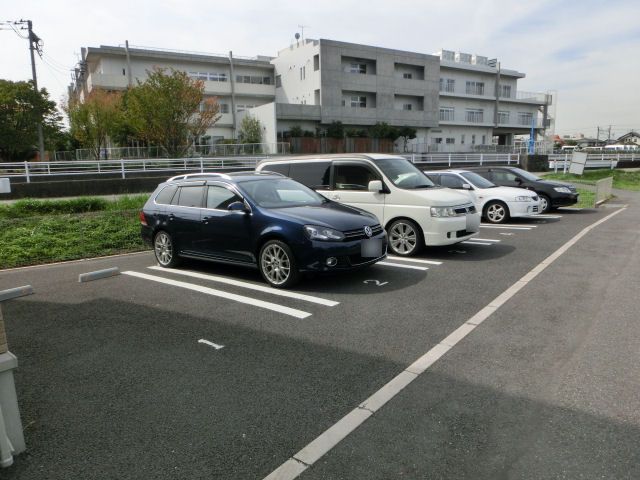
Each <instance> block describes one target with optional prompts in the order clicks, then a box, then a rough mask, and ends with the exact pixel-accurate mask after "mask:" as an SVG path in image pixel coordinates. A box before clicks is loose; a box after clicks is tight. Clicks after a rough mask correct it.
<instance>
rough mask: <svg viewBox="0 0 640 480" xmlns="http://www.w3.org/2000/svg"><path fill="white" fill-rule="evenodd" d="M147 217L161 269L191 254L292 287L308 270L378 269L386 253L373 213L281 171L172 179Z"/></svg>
mask: <svg viewBox="0 0 640 480" xmlns="http://www.w3.org/2000/svg"><path fill="white" fill-rule="evenodd" d="M140 220H141V223H142V237H143V239H144V240H145V241H146V242H147V243H149V244H150V245H151V246H152V247H153V249H154V252H155V255H156V259H157V260H158V263H159V264H160V265H161V266H163V267H173V266H176V265H177V264H178V263H179V262H180V259H181V258H182V257H187V258H195V259H202V260H210V261H216V262H224V263H231V264H237V265H246V266H252V267H258V268H259V270H260V273H261V274H262V276H263V278H264V279H265V280H266V281H267V282H268V283H269V284H270V285H272V286H274V287H289V286H291V285H293V284H294V283H295V282H296V281H297V280H298V278H299V277H300V274H301V273H303V272H329V271H340V270H352V269H356V268H361V267H365V266H368V265H372V264H374V263H375V262H377V261H378V260H381V259H382V258H384V257H385V256H386V251H387V238H386V232H385V231H384V229H383V228H382V227H381V226H380V224H379V222H378V219H377V218H376V217H375V216H374V215H372V214H370V213H367V212H365V211H363V210H360V209H358V208H354V207H349V206H346V205H342V204H340V203H337V202H333V201H331V200H328V199H326V198H325V197H323V196H321V195H319V194H318V193H316V192H314V191H313V190H311V189H309V188H307V187H305V186H304V185H302V184H301V183H298V182H296V181H294V180H291V179H290V178H287V177H284V176H282V175H279V174H274V173H268V174H265V173H255V172H240V173H231V174H194V175H181V176H178V177H173V178H171V179H169V180H167V181H166V182H165V183H162V184H160V185H159V186H158V188H157V189H156V190H155V192H153V194H152V195H151V197H150V198H149V200H148V201H147V203H146V204H145V206H144V208H143V210H142V212H140Z"/></svg>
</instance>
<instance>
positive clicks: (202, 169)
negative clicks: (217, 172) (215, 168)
mask: <svg viewBox="0 0 640 480" xmlns="http://www.w3.org/2000/svg"><path fill="white" fill-rule="evenodd" d="M200 173H204V168H203V167H202V157H200Z"/></svg>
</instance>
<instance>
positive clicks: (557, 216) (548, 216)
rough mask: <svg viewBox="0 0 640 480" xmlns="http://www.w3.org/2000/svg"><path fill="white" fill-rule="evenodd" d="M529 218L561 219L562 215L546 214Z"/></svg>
mask: <svg viewBox="0 0 640 480" xmlns="http://www.w3.org/2000/svg"><path fill="white" fill-rule="evenodd" d="M531 218H562V215H549V214H546V213H539V214H538V215H534V216H533V217H531Z"/></svg>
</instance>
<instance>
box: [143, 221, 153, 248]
mask: <svg viewBox="0 0 640 480" xmlns="http://www.w3.org/2000/svg"><path fill="white" fill-rule="evenodd" d="M140 236H141V237H142V241H143V242H144V243H146V244H147V245H150V246H153V229H152V228H151V227H149V226H147V225H141V226H140Z"/></svg>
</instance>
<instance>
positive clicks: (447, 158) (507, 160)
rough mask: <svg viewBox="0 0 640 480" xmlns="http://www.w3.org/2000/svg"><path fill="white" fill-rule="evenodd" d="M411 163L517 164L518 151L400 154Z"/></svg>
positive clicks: (449, 164) (447, 164) (453, 164)
mask: <svg viewBox="0 0 640 480" xmlns="http://www.w3.org/2000/svg"><path fill="white" fill-rule="evenodd" d="M402 156H403V157H404V158H406V159H407V160H409V161H410V162H412V163H429V164H433V165H439V166H442V165H446V166H448V167H455V166H456V165H469V164H477V165H479V166H480V165H518V164H519V163H520V154H518V153H413V154H410V155H402Z"/></svg>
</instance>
